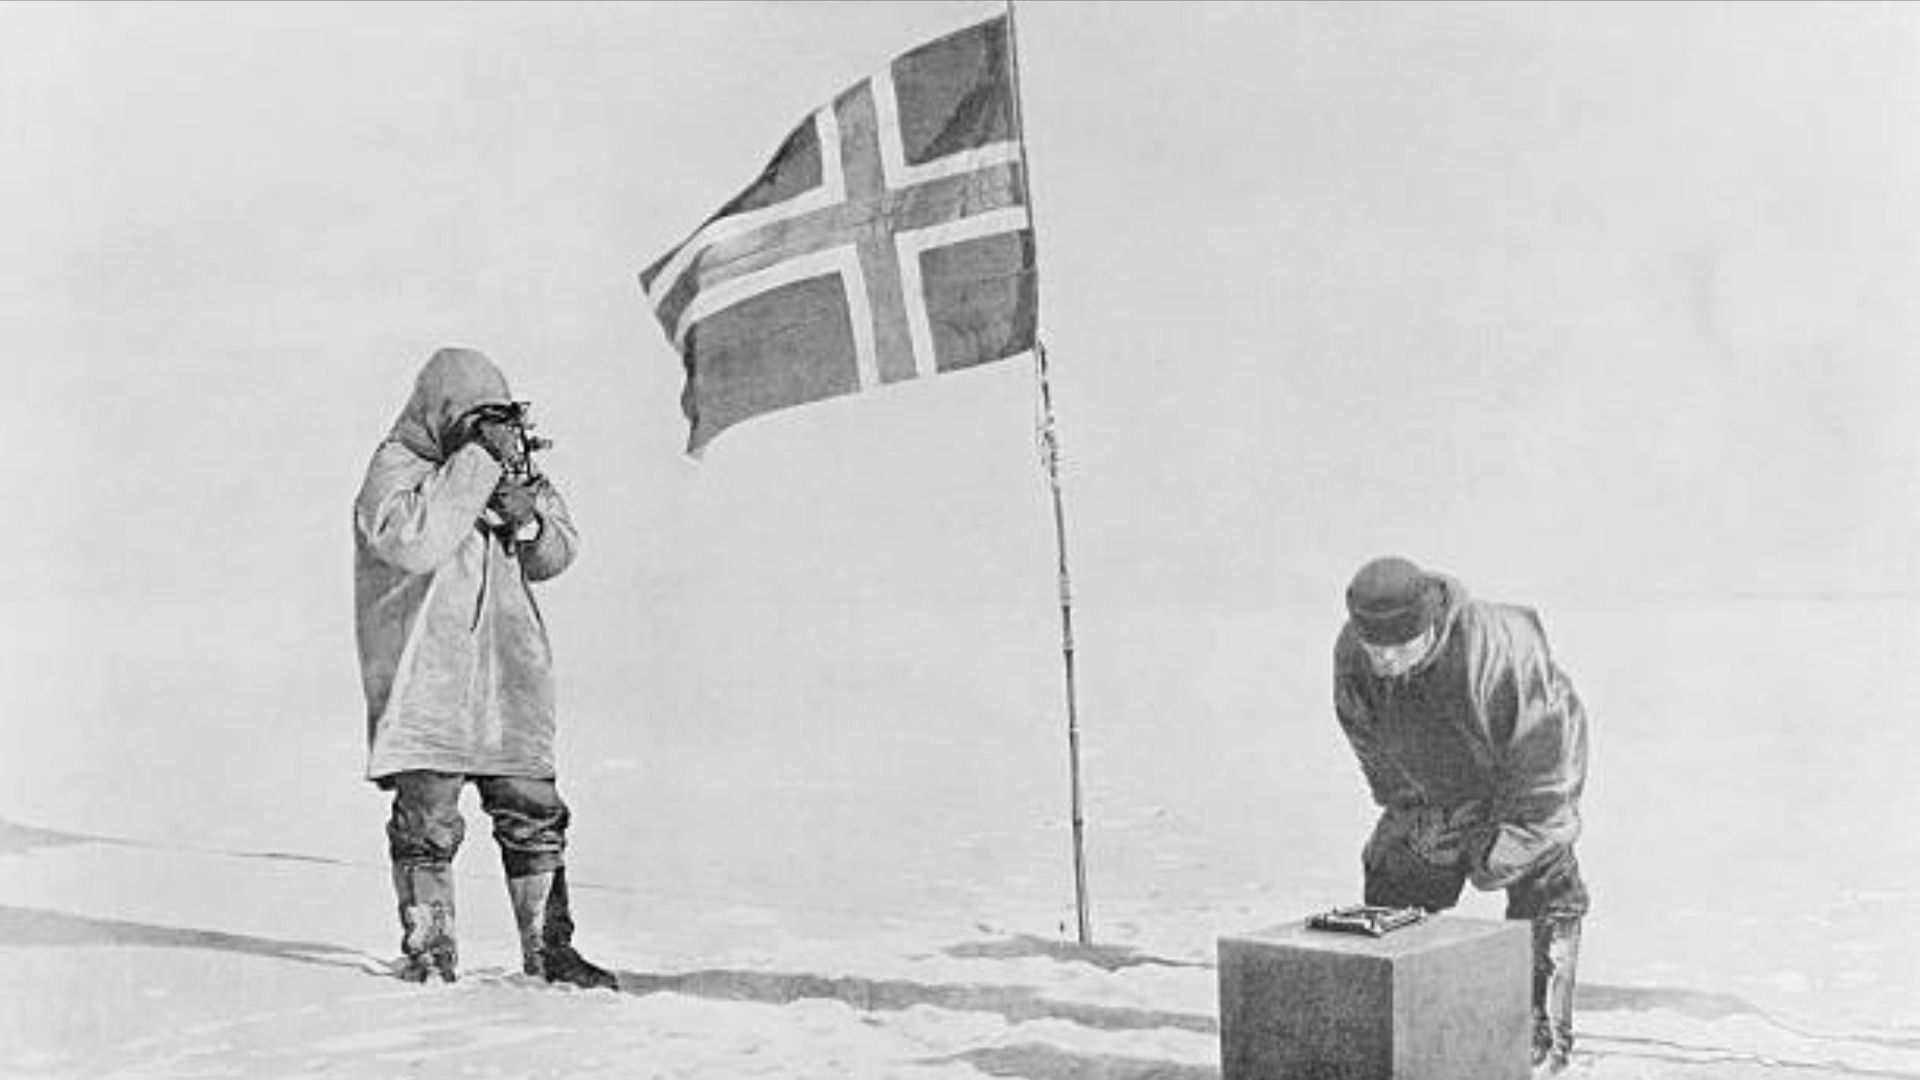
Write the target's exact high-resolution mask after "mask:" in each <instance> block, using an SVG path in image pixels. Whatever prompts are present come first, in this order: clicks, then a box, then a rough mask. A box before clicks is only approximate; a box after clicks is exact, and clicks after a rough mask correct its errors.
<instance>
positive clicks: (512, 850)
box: [386, 772, 570, 878]
mask: <svg viewBox="0 0 1920 1080" xmlns="http://www.w3.org/2000/svg"><path fill="white" fill-rule="evenodd" d="M386 779H387V781H388V783H387V784H386V786H387V787H389V788H391V789H392V791H393V815H392V816H391V817H390V818H388V819H387V853H388V855H390V856H391V857H392V859H393V864H394V866H396V867H403V868H410V869H432V868H439V867H445V866H448V865H450V864H452V862H453V856H454V853H455V852H457V851H459V850H460V841H461V840H462V839H464V838H465V836H466V832H467V823H466V820H465V819H464V818H462V817H461V816H460V791H461V789H462V788H464V787H465V786H466V785H467V783H468V782H469V781H471V782H472V784H473V785H474V786H475V787H477V788H479V789H480V805H481V807H482V808H483V809H484V810H486V812H487V816H489V817H491V818H492V819H493V838H494V840H495V842H497V843H498V844H499V845H500V861H501V863H502V864H503V865H504V866H505V867H506V871H507V876H508V877H510V878H520V877H526V876H528V875H530V874H541V873H545V872H547V871H549V870H557V869H559V868H560V866H561V865H562V864H563V862H564V861H565V860H564V859H563V858H562V854H563V853H564V852H565V851H566V847H567V822H568V820H569V818H570V815H569V813H568V811H567V804H566V803H564V802H562V801H561V799H560V791H559V789H558V788H557V787H556V786H555V784H554V782H553V781H552V780H532V779H528V778H526V777H520V776H462V775H460V774H458V773H438V772H404V773H398V774H396V775H394V776H391V777H387V778H386Z"/></svg>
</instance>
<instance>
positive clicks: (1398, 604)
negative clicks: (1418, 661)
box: [1347, 555, 1440, 645]
mask: <svg viewBox="0 0 1920 1080" xmlns="http://www.w3.org/2000/svg"><path fill="white" fill-rule="evenodd" d="M1347 614H1348V615H1350V616H1352V618H1353V628H1354V630H1355V631H1356V632H1357V633H1358V634H1359V635H1360V640H1362V641H1364V642H1366V643H1367V644H1369V645H1403V644H1405V643H1407V642H1409V641H1412V640H1413V639H1414V638H1417V637H1419V636H1420V635H1421V634H1422V633H1424V632H1425V631H1426V629H1427V628H1428V627H1429V626H1432V625H1433V624H1434V621H1435V620H1437V619H1438V618H1439V617H1440V589H1439V587H1438V583H1437V582H1435V581H1434V580H1433V579H1432V578H1431V577H1428V576H1427V574H1426V572H1425V571H1423V570H1421V569H1420V568H1419V567H1418V566H1415V565H1414V564H1413V563H1411V562H1409V561H1408V560H1406V559H1403V558H1400V557H1399V556H1397V555H1389V556H1385V557H1382V558H1378V559H1375V560H1373V561H1372V562H1369V563H1367V564H1366V565H1365V566H1362V567H1361V568H1360V572H1359V573H1357V574H1355V575H1353V583H1352V584H1350V585H1348V586H1347Z"/></svg>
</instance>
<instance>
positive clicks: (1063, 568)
mask: <svg viewBox="0 0 1920 1080" xmlns="http://www.w3.org/2000/svg"><path fill="white" fill-rule="evenodd" d="M1007 58H1008V70H1009V74H1010V75H1011V80H1012V86H1013V116H1014V126H1015V127H1016V128H1017V129H1018V130H1019V135H1020V186H1021V189H1022V193H1023V194H1024V195H1025V196H1026V200H1027V224H1028V228H1029V231H1030V232H1031V233H1032V234H1033V235H1034V236H1035V240H1034V282H1033V291H1034V310H1035V311H1036V312H1038V310H1039V296H1040V272H1039V265H1040V257H1039V242H1038V232H1039V231H1038V230H1037V229H1034V228H1033V170H1032V168H1031V167H1029V166H1028V164H1027V123H1026V118H1025V117H1024V116H1023V115H1022V113H1021V106H1020V41H1019V35H1018V33H1017V32H1016V30H1015V28H1014V12H1013V0H1007ZM1033 359H1034V371H1035V374H1036V375H1037V377H1038V378H1039V381H1040V408H1041V421H1040V441H1041V456H1042V457H1043V458H1044V459H1045V461H1046V465H1047V485H1048V487H1049V488H1050V489H1051V490H1052V492H1053V540H1054V548H1055V550H1056V551H1057V552H1058V553H1059V571H1060V655H1061V659H1062V660H1063V661H1064V663H1065V665H1066V675H1067V767H1068V770H1069V773H1070V775H1071V777H1072V809H1073V900H1074V914H1075V921H1076V923H1077V926H1078V929H1079V933H1080V944H1081V945H1092V944H1093V917H1092V914H1091V913H1090V911H1089V909H1088V905H1087V846H1086V829H1087V823H1086V816H1085V814H1084V812H1083V800H1082V798H1081V791H1080V706H1079V695H1078V692H1077V690H1078V688H1077V687H1076V685H1075V683H1074V667H1073V656H1074V645H1073V578H1072V575H1071V574H1070V573H1069V572H1068V570H1067V511H1066V504H1065V501H1064V499H1063V498H1062V495H1061V490H1060V438H1059V435H1058V434H1057V433H1056V432H1055V430H1054V423H1053V385H1052V383H1051V382H1050V381H1049V379H1048V374H1049V372H1048V368H1047V346H1046V343H1045V342H1044V341H1041V340H1040V332H1039V327H1038V325H1037V322H1036V325H1035V328H1034V339H1033Z"/></svg>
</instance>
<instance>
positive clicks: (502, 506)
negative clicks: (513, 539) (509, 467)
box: [487, 476, 547, 532]
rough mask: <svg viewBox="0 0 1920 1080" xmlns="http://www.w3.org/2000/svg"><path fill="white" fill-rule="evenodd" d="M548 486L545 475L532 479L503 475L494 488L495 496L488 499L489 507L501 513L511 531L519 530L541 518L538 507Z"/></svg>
mask: <svg viewBox="0 0 1920 1080" xmlns="http://www.w3.org/2000/svg"><path fill="white" fill-rule="evenodd" d="M546 487H547V481H546V479H545V478H544V477H538V476H536V477H534V478H533V479H531V480H516V479H514V478H513V477H511V476H507V477H503V478H502V479H501V481H500V483H499V484H498V485H497V486H496V487H495V488H494V489H493V497H492V498H491V499H488V500H487V509H489V510H492V511H493V512H494V513H495V514H497V515H499V517H500V520H501V521H503V522H505V523H506V526H507V528H508V530H509V531H510V532H518V531H519V530H520V529H521V528H523V527H524V526H526V525H527V524H528V523H529V522H532V521H536V520H538V519H539V517H540V512H539V510H538V509H537V507H538V505H539V501H540V495H541V494H542V492H544V491H545V490H546Z"/></svg>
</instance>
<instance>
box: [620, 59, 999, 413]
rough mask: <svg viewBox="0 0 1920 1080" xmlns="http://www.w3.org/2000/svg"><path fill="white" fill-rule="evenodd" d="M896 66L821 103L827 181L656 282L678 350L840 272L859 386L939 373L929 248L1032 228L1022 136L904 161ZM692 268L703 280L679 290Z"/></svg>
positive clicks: (732, 229)
mask: <svg viewBox="0 0 1920 1080" xmlns="http://www.w3.org/2000/svg"><path fill="white" fill-rule="evenodd" d="M900 112H901V98H900V94H899V92H898V89H897V88H896V86H895V83H894V79H893V77H892V73H891V71H885V72H882V73H881V74H879V75H876V76H875V77H873V78H871V79H867V80H864V81H862V82H861V83H859V84H857V85H855V86H854V87H852V88H851V89H849V90H848V91H846V92H845V93H843V94H841V95H840V96H839V97H837V98H836V99H835V100H834V101H833V103H832V104H830V105H828V106H827V107H825V108H822V109H820V110H818V111H816V112H815V113H814V114H813V115H812V117H810V122H811V123H812V125H813V128H814V136H815V139H816V140H817V145H818V146H819V148H820V161H821V173H822V178H821V183H820V184H819V185H817V186H816V187H814V188H812V189H811V190H809V191H806V192H804V193H803V194H801V195H799V196H797V197H795V198H793V199H789V200H787V201H785V202H782V203H776V204H774V205H772V206H767V207H762V208H759V209H755V210H751V211H747V212H744V213H739V214H732V215H728V216H725V217H720V218H716V219H715V220H713V221H711V222H709V223H708V224H707V225H706V226H705V227H704V228H702V229H701V230H700V231H699V232H697V233H695V234H694V235H693V236H692V237H691V238H689V239H688V240H687V242H686V243H685V244H682V245H681V246H680V248H679V249H677V250H676V251H675V252H673V254H672V255H671V256H669V257H668V259H667V260H666V261H665V263H664V264H663V265H662V266H661V268H660V271H659V272H658V273H656V274H654V275H653V276H652V279H651V281H649V282H648V286H647V293H648V298H649V299H650V300H651V301H652V303H653V305H654V307H655V309H656V311H658V312H659V314H660V317H661V319H662V321H663V322H664V323H666V324H667V325H668V326H669V327H670V328H671V329H670V333H671V336H672V338H673V341H674V343H675V345H676V346H678V347H680V348H682V349H683V350H684V349H685V347H686V344H687V338H688V335H689V334H691V333H692V332H693V330H694V327H695V326H697V325H698V323H699V321H700V320H701V319H702V318H705V317H707V316H709V315H711V314H713V313H714V312H717V311H721V310H724V309H725V308H727V307H730V306H732V305H734V304H738V303H740V302H742V301H744V300H747V299H749V298H750V297H753V296H757V295H760V294H762V293H765V292H768V291H770V290H772V289H776V288H779V287H780V286H782V285H787V284H790V283H793V282H796V281H802V280H807V279H810V278H818V277H826V276H834V277H837V278H838V279H839V283H840V287H841V289H842V291H843V292H844V294H845V298H846V302H847V306H848V311H849V315H850V318H851V322H852V328H853V344H854V353H855V355H854V361H855V366H856V369H857V372H858V378H859V385H860V388H861V389H862V390H865V389H869V388H871V387H874V386H877V385H881V384H884V383H891V382H898V381H900V380H903V379H911V378H918V377H924V376H929V375H933V374H935V372H936V358H935V354H934V337H933V327H932V322H931V319H930V317H929V315H928V311H927V303H926V294H925V290H924V289H923V288H922V284H921V277H920V271H921V261H920V256H921V254H922V253H924V252H926V251H929V250H932V249H935V248H940V247H944V246H948V245H952V244H958V243H963V242H965V241H968V240H973V239H977V238H980V237H985V236H992V235H995V234H999V233H1015V232H1019V231H1021V230H1024V229H1027V228H1029V225H1030V222H1029V217H1028V211H1027V207H1026V205H1025V196H1024V183H1023V178H1022V176H1021V174H1020V152H1019V144H1018V143H1017V142H1015V141H1013V140H1007V141H1002V142H995V143H988V144H985V145H982V146H976V147H972V148H969V149H965V150H961V151H958V152H955V153H952V154H948V155H945V156H943V157H937V158H934V159H932V160H930V161H926V162H920V163H909V162H908V161H907V160H906V157H907V155H906V151H905V146H906V142H905V138H904V136H903V133H902V129H901V121H900ZM689 271H691V272H692V273H693V274H695V275H696V276H697V277H698V288H697V289H692V290H689V289H686V288H684V287H681V281H682V278H683V277H684V276H685V275H686V274H687V273H688V272H689Z"/></svg>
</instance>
